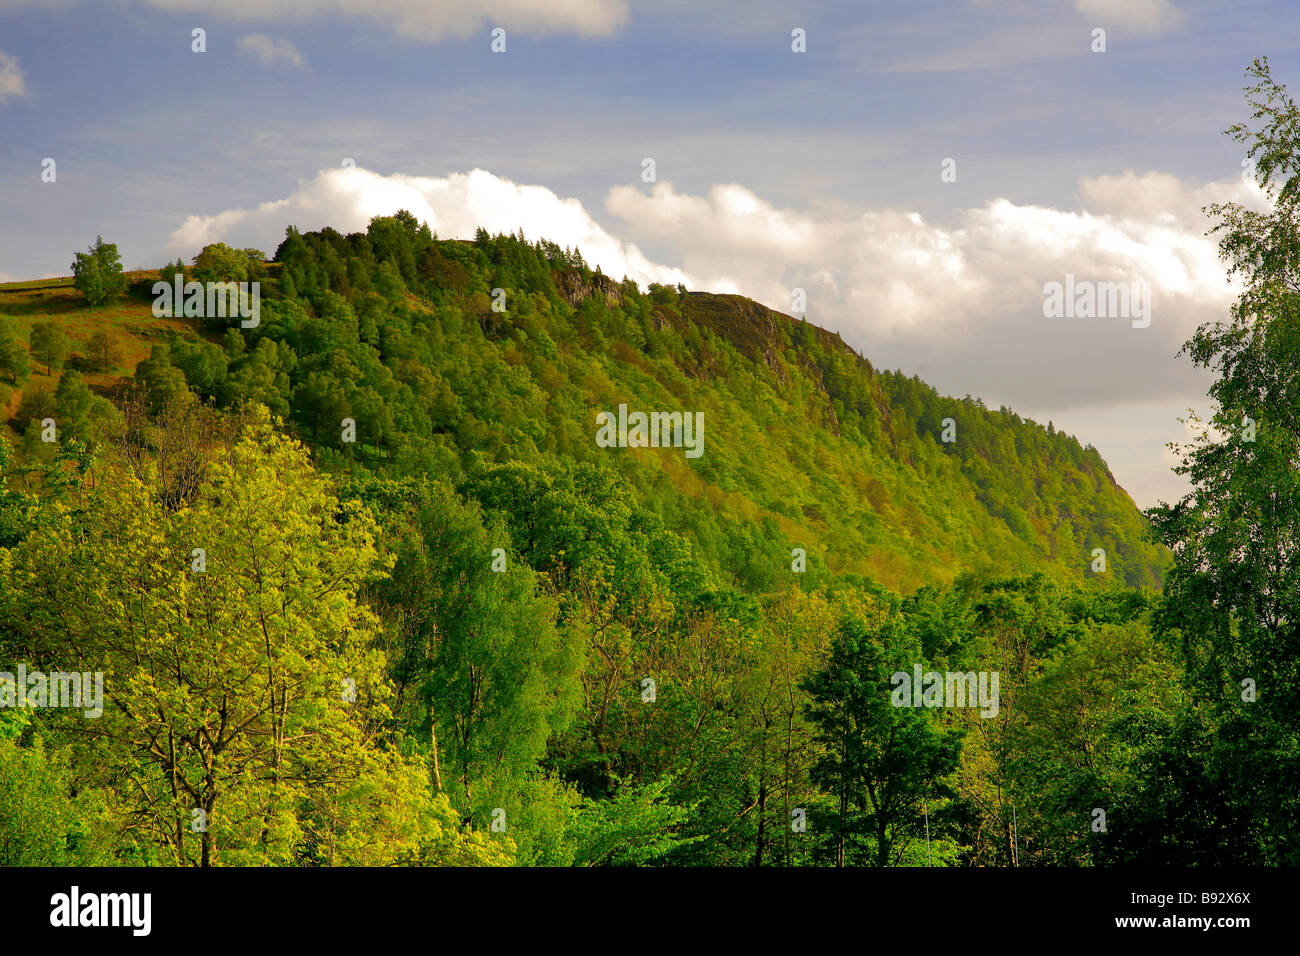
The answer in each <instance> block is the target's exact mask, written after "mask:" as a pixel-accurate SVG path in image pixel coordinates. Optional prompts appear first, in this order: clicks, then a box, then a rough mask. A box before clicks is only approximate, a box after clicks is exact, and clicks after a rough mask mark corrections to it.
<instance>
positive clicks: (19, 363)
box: [0, 316, 31, 385]
mask: <svg viewBox="0 0 1300 956" xmlns="http://www.w3.org/2000/svg"><path fill="white" fill-rule="evenodd" d="M0 372H3V373H5V374H7V375H8V376H9V377H10V379H11V380H12V381H13V383H14V384H15V385H22V384H23V383H24V382H26V381H27V379H28V377H29V376H30V375H31V360H30V358H29V357H28V354H27V350H26V349H25V348H23V346H22V343H21V342H19V341H18V330H17V329H16V328H15V327H14V322H13V319H11V318H9V317H8V316H0Z"/></svg>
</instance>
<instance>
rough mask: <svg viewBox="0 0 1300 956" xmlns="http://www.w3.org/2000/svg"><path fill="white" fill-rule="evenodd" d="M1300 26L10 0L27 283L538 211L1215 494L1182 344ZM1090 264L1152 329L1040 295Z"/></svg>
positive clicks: (586, 241) (614, 261) (1030, 7)
mask: <svg viewBox="0 0 1300 956" xmlns="http://www.w3.org/2000/svg"><path fill="white" fill-rule="evenodd" d="M195 30H202V31H203V33H202V40H203V42H202V44H201V45H202V46H203V50H202V51H201V52H200V51H198V50H196V49H195V47H196V46H198V45H199V44H198V42H197V41H196V39H195V34H194V31H195ZM1099 30H1100V31H1104V34H1098V33H1097V31H1099ZM495 31H504V33H495ZM494 37H495V39H494ZM1103 40H1104V51H1102V50H1100V49H1098V47H1099V46H1100V45H1101V44H1102V41H1103ZM494 45H495V46H496V47H497V49H493V47H494ZM800 46H802V50H797V49H796V48H797V47H800ZM502 47H504V49H502ZM1298 51H1300V11H1297V9H1296V8H1295V7H1294V6H1292V5H1291V4H1290V3H1289V2H1288V0H1280V2H1255V0H1241V2H1233V3H1224V2H1218V3H1203V2H1194V0H1032V2H1028V0H1026V2H1017V0H1000V2H995V0H879V2H874V0H851V2H849V0H846V2H822V3H790V2H785V3H778V2H768V0H748V2H744V3H727V2H717V3H707V4H706V3H700V2H697V0H689V2H688V0H661V2H656V3H639V2H634V0H544V2H529V0H223V2H221V3H210V2H199V0H39V2H37V0H0V281H7V280H10V279H18V278H24V279H25V278H34V277H44V276H53V275H67V274H69V272H70V266H69V264H70V263H71V261H72V256H73V253H74V251H76V250H79V249H85V248H86V247H87V246H89V245H90V244H91V243H92V242H93V241H94V239H95V237H96V235H103V236H104V238H105V239H106V240H107V241H110V242H115V243H116V244H117V245H118V248H119V250H120V251H121V253H122V257H123V260H124V263H125V265H126V266H127V268H155V267H157V266H159V265H161V264H162V263H163V262H164V261H165V260H168V259H174V258H175V257H176V256H178V255H179V256H182V257H184V258H186V259H191V258H192V257H193V256H194V255H195V254H197V253H198V251H199V249H200V248H201V247H202V246H203V245H204V244H206V243H208V242H218V241H222V242H229V243H231V244H237V245H239V246H249V245H252V246H256V247H258V248H261V249H264V250H265V251H267V252H268V253H273V252H274V249H275V247H276V245H278V243H279V241H280V239H282V238H283V235H284V229H285V227H286V226H288V225H290V224H293V225H296V226H298V227H299V228H301V229H304V230H307V229H317V228H320V227H322V226H325V225H331V226H333V227H335V228H336V229H339V230H340V231H351V230H357V229H364V227H365V224H366V223H367V222H368V221H369V219H370V218H371V217H372V216H375V215H382V214H388V213H392V212H394V211H396V210H397V209H401V208H406V209H409V210H411V211H412V212H413V213H415V214H416V215H417V216H418V217H420V218H421V219H423V220H426V221H428V222H429V224H430V226H431V227H432V228H433V229H434V230H435V231H436V232H437V233H438V235H439V236H441V237H444V238H449V237H465V238H469V237H472V236H473V233H474V230H475V229H476V228H477V227H478V226H479V225H482V226H484V227H485V228H487V229H488V230H489V231H491V232H514V231H516V230H518V229H522V230H523V231H524V234H525V236H526V237H528V238H530V239H539V238H548V239H551V240H553V241H555V242H558V243H559V244H560V245H562V246H566V245H567V246H574V245H576V246H578V247H579V248H580V250H581V251H582V253H583V256H584V258H586V260H587V261H588V262H589V263H591V264H593V265H597V264H598V265H600V266H601V268H602V270H603V271H604V272H605V273H606V274H609V275H613V276H615V277H621V276H624V275H627V276H630V277H631V278H633V279H635V280H636V281H638V282H640V283H642V284H643V285H644V284H646V283H648V282H652V281H657V282H672V283H677V282H682V283H684V284H685V285H687V286H688V287H689V288H692V289H702V290H709V291H720V292H739V293H742V294H745V295H748V296H751V297H753V298H755V299H758V300H759V301H761V302H763V303H764V304H766V305H768V306H770V307H772V308H775V309H778V310H780V311H783V312H787V313H790V312H792V311H794V308H795V290H796V289H798V290H803V295H804V299H805V301H806V313H807V317H808V319H809V321H811V322H814V323H816V324H818V325H822V326H824V327H826V328H829V329H832V330H834V331H837V332H839V333H840V334H841V335H842V336H843V337H844V340H845V341H846V342H847V343H848V344H849V345H850V346H852V347H853V348H854V349H855V350H857V351H858V352H860V353H861V354H863V355H864V356H865V357H866V358H868V359H869V360H870V361H871V362H872V364H873V365H875V366H876V367H877V368H891V369H892V368H897V369H901V370H902V371H903V372H905V373H907V374H909V375H911V374H916V375H919V376H920V377H921V378H922V379H924V380H925V381H927V382H929V383H930V384H931V385H933V386H935V387H936V388H937V389H939V390H940V391H941V392H943V393H945V394H950V395H955V396H959V397H960V396H964V395H972V396H977V397H979V398H981V399H983V400H984V402H985V403H986V404H987V405H989V406H992V407H998V406H1002V405H1006V406H1009V407H1011V408H1012V409H1013V410H1015V411H1016V412H1017V413H1019V414H1020V415H1022V416H1024V417H1028V418H1032V419H1034V420H1036V421H1039V422H1042V423H1046V422H1048V421H1052V422H1053V423H1054V424H1055V426H1056V427H1057V428H1058V429H1063V430H1065V431H1067V432H1069V433H1071V434H1074V435H1076V436H1077V437H1078V438H1079V440H1080V441H1081V442H1083V443H1085V444H1091V445H1095V446H1096V447H1097V448H1098V449H1099V450H1100V452H1101V454H1102V455H1103V457H1105V458H1106V460H1107V462H1108V463H1109V464H1110V466H1111V469H1112V472H1113V473H1114V475H1115V477H1116V479H1117V480H1118V481H1119V482H1120V484H1121V485H1122V486H1123V487H1124V488H1125V489H1126V490H1128V492H1129V493H1130V494H1131V495H1132V496H1133V498H1134V500H1135V501H1136V502H1137V503H1138V504H1139V505H1140V506H1143V507H1145V506H1148V505H1152V504H1154V503H1156V502H1157V501H1158V500H1161V499H1164V500H1174V499H1176V498H1177V497H1179V496H1180V495H1181V494H1182V493H1183V492H1184V491H1185V488H1186V485H1185V482H1184V480H1183V479H1182V478H1180V477H1179V476H1177V475H1175V474H1173V472H1172V470H1171V468H1172V466H1173V465H1174V464H1175V462H1176V458H1175V456H1174V454H1173V453H1172V452H1171V451H1170V450H1169V449H1168V448H1167V447H1166V445H1167V443H1169V442H1170V441H1183V440H1186V439H1187V438H1188V437H1190V432H1189V431H1188V426H1186V425H1183V424H1180V422H1179V418H1180V417H1183V416H1185V415H1186V413H1187V411H1188V409H1191V408H1194V409H1197V410H1204V409H1205V398H1204V395H1205V390H1206V388H1207V386H1208V384H1209V381H1210V378H1209V376H1208V373H1206V372H1205V371H1204V370H1198V369H1196V368H1194V367H1193V366H1192V364H1191V362H1190V360H1189V359H1188V358H1187V357H1186V356H1182V357H1179V355H1178V353H1179V350H1180V348H1181V345H1182V343H1183V342H1184V341H1186V339H1187V338H1188V337H1189V336H1190V335H1191V334H1192V332H1193V331H1194V330H1195V329H1196V327H1197V326H1198V325H1200V324H1202V323H1204V322H1213V321H1218V320H1221V319H1223V318H1225V317H1226V315H1227V310H1228V308H1229V306H1230V305H1231V303H1232V301H1233V299H1234V297H1235V295H1236V291H1237V290H1236V289H1235V287H1234V286H1233V285H1232V284H1230V283H1229V281H1228V279H1227V277H1226V276H1225V274H1224V269H1223V266H1222V263H1221V262H1220V260H1219V258H1218V255H1217V248H1216V243H1215V239H1214V237H1212V236H1208V235H1207V234H1206V233H1207V229H1208V228H1209V227H1210V226H1211V225H1212V223H1211V221H1210V220H1209V219H1208V218H1207V217H1206V215H1205V214H1204V213H1203V212H1202V207H1204V206H1205V205H1207V204H1209V203H1212V202H1219V201H1236V202H1241V203H1243V204H1246V205H1248V206H1251V207H1253V208H1261V209H1262V208H1265V204H1266V203H1267V197H1266V196H1265V195H1264V194H1263V193H1262V192H1261V191H1260V189H1259V188H1258V186H1257V185H1256V184H1255V183H1254V181H1253V179H1252V177H1251V176H1250V172H1251V169H1250V168H1249V166H1246V165H1244V164H1245V155H1244V152H1243V148H1242V146H1241V145H1240V144H1237V143H1235V142H1233V141H1232V140H1231V139H1230V138H1229V137H1227V136H1225V135H1223V132H1222V131H1223V130H1225V129H1226V128H1227V127H1228V126H1230V125H1231V124H1233V123H1235V122H1239V121H1243V120H1247V119H1248V118H1249V112H1248V109H1247V108H1246V106H1245V102H1244V99H1243V96H1242V92H1241V90H1242V87H1243V86H1244V85H1245V83H1246V81H1245V79H1244V77H1243V73H1244V70H1245V68H1246V67H1247V66H1249V64H1250V62H1251V60H1252V59H1253V58H1255V57H1261V56H1267V57H1268V58H1269V60H1270V63H1271V65H1272V67H1273V73H1274V76H1275V78H1276V79H1278V80H1279V81H1281V82H1284V83H1289V84H1290V85H1291V86H1292V88H1300V72H1298V70H1297V67H1300V56H1298V55H1297V54H1298ZM49 159H52V160H53V161H54V167H53V168H54V177H53V181H52V182H51V181H47V180H48V179H49V176H48V175H46V176H44V177H43V176H42V173H43V170H45V169H47V168H48V163H46V162H45V161H46V160H49ZM647 160H653V176H651V175H650V170H651V166H650V164H648V163H647V162H646V161H647ZM1067 276H1071V277H1073V278H1072V279H1071V280H1070V281H1071V282H1076V283H1084V282H1092V283H1125V284H1126V286H1128V287H1130V288H1133V289H1135V290H1149V294H1150V298H1149V302H1150V310H1149V315H1148V316H1147V318H1149V323H1148V324H1145V325H1143V323H1142V321H1141V320H1139V319H1132V320H1130V318H1129V317H1128V316H1107V317H1102V318H1089V317H1084V316H1078V315H1073V316H1071V315H1066V316H1056V317H1052V316H1048V315H1045V314H1044V313H1045V309H1044V302H1045V299H1046V294H1045V291H1044V290H1045V288H1047V287H1048V284H1050V283H1052V282H1058V283H1062V284H1064V283H1066V282H1067ZM1137 301H1139V300H1138V299H1135V300H1134V304H1136V302H1137Z"/></svg>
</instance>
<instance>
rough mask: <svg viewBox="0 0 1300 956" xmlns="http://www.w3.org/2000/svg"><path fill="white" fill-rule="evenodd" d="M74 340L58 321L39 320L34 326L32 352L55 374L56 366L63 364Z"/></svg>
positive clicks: (51, 373)
mask: <svg viewBox="0 0 1300 956" xmlns="http://www.w3.org/2000/svg"><path fill="white" fill-rule="evenodd" d="M71 348H72V342H71V340H70V339H69V338H68V335H67V333H66V332H64V331H63V326H62V325H60V324H59V323H57V322H37V323H36V324H35V325H33V326H32V354H33V355H34V356H36V357H37V358H38V359H40V360H41V361H42V362H44V363H45V371H46V373H47V374H49V375H53V374H54V366H56V365H59V366H61V365H63V362H64V360H66V359H67V357H68V353H69V351H71Z"/></svg>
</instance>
